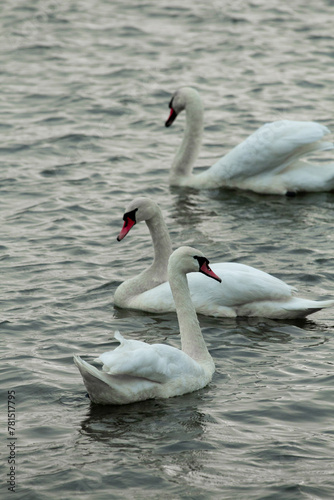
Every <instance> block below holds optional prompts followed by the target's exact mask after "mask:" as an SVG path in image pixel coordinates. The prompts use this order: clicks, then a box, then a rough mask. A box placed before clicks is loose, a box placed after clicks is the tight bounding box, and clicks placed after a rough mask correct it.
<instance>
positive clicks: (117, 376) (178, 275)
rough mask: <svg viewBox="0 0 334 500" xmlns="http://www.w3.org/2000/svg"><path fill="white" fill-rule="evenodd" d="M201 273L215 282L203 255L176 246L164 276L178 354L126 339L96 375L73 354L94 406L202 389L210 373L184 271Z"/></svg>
mask: <svg viewBox="0 0 334 500" xmlns="http://www.w3.org/2000/svg"><path fill="white" fill-rule="evenodd" d="M196 271H197V272H198V271H199V272H201V273H203V274H205V275H206V276H209V277H211V278H213V279H215V280H217V281H219V282H220V281H221V279H220V278H219V277H218V276H217V275H216V274H215V273H214V272H213V271H212V270H211V269H210V267H209V261H208V260H207V259H206V258H205V257H204V255H203V254H202V253H201V252H199V251H198V250H195V249H194V248H191V247H180V248H178V249H177V250H175V252H173V253H172V255H171V256H170V258H169V262H168V278H169V281H170V287H171V289H172V293H173V297H174V301H175V304H176V313H177V318H178V322H179V327H180V335H181V347H182V350H180V349H177V348H176V347H172V346H169V345H165V344H153V345H150V344H146V343H145V342H141V341H139V340H126V339H124V338H123V337H122V335H121V334H120V333H119V332H115V339H116V340H118V341H119V342H120V346H118V347H117V348H116V349H114V350H113V351H110V352H105V353H104V354H102V355H100V356H99V357H98V358H97V360H96V361H98V362H99V363H101V364H102V365H103V366H102V371H100V370H98V369H97V368H95V367H94V366H92V365H90V364H89V363H87V362H86V361H84V360H83V359H81V358H80V356H74V362H75V364H76V365H77V367H78V368H79V371H80V373H81V375H82V377H83V380H84V383H85V386H86V388H87V391H88V394H89V396H90V398H91V400H92V401H93V402H94V403H101V404H127V403H134V402H135V401H143V400H145V399H152V398H170V397H172V396H180V395H181V394H186V393H187V392H193V391H196V390H198V389H201V388H202V387H205V386H206V385H207V384H208V383H209V382H210V381H211V379H212V375H213V373H214V371H215V365H214V362H213V359H212V357H211V355H210V353H209V351H208V350H207V347H206V345H205V341H204V339H203V336H202V332H201V328H200V325H199V322H198V319H197V316H196V311H195V308H194V305H193V304H192V302H191V297H190V293H189V288H188V283H187V277H186V273H189V272H196Z"/></svg>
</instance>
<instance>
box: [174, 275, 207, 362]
mask: <svg viewBox="0 0 334 500" xmlns="http://www.w3.org/2000/svg"><path fill="white" fill-rule="evenodd" d="M169 283H170V287H171V289H172V293H173V298H174V302H175V307H176V313H177V319H178V322H179V327H180V335H181V346H182V351H184V352H185V353H186V354H188V356H190V357H191V358H193V359H194V360H195V361H198V362H201V363H203V362H209V363H210V365H212V364H213V361H212V358H211V355H210V353H209V351H208V349H207V347H206V344H205V341H204V339H203V335H202V332H201V328H200V325H199V322H198V319H197V314H196V309H195V306H194V304H193V303H192V300H191V297H190V292H189V287H188V281H187V277H186V275H185V274H182V273H178V274H174V273H172V275H169Z"/></svg>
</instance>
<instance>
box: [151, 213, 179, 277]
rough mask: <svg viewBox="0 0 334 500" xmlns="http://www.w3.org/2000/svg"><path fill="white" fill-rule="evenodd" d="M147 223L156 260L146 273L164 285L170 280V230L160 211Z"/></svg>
mask: <svg viewBox="0 0 334 500" xmlns="http://www.w3.org/2000/svg"><path fill="white" fill-rule="evenodd" d="M145 222H146V224H147V227H148V229H149V231H150V234H151V238H152V243H153V248H154V260H153V263H152V265H151V266H150V267H149V268H148V269H147V270H146V273H147V274H150V276H151V277H152V278H154V279H155V280H158V281H159V283H163V282H165V281H167V279H168V276H167V266H168V259H169V257H170V255H171V253H172V251H173V249H172V242H171V239H170V236H169V232H168V228H167V226H166V224H165V221H164V219H163V216H162V213H161V210H160V209H159V210H158V211H157V212H156V213H155V215H154V216H153V217H151V218H150V219H148V220H146V221H145Z"/></svg>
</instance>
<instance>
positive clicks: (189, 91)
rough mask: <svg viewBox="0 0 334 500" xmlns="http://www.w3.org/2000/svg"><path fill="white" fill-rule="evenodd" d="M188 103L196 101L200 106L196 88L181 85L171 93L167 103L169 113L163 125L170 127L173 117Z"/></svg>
mask: <svg viewBox="0 0 334 500" xmlns="http://www.w3.org/2000/svg"><path fill="white" fill-rule="evenodd" d="M190 103H196V104H197V105H198V106H200V107H201V106H202V105H201V100H200V97H199V94H198V92H197V90H195V89H193V88H192V87H181V88H180V89H178V90H177V91H176V92H175V93H174V94H173V96H172V98H171V100H170V103H169V109H170V114H169V117H168V120H167V121H166V123H165V126H166V127H170V126H171V125H172V123H173V122H174V120H175V118H176V117H177V115H178V114H179V113H181V111H183V110H184V109H186V107H187V106H188V105H189V104H190Z"/></svg>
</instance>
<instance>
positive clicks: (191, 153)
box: [165, 87, 334, 194]
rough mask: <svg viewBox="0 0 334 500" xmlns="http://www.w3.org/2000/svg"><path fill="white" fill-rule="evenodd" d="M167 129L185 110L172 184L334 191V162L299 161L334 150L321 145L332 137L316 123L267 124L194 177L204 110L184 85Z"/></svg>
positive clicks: (173, 101)
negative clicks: (193, 170) (184, 122)
mask: <svg viewBox="0 0 334 500" xmlns="http://www.w3.org/2000/svg"><path fill="white" fill-rule="evenodd" d="M169 107H170V115H169V118H168V119H167V121H166V123H165V125H166V127H169V126H170V125H172V123H173V122H174V120H175V118H176V117H177V115H178V114H179V113H181V111H182V110H184V109H185V110H186V129H185V133H184V137H183V140H182V143H181V146H180V148H179V149H178V151H177V153H176V155H175V158H174V161H173V164H172V167H171V172H170V184H171V185H172V186H188V187H192V188H195V189H203V188H204V189H205V188H208V189H212V188H219V187H227V188H237V189H246V190H250V191H255V192H256V193H261V194H296V193H297V192H303V191H304V192H305V191H310V192H315V191H331V190H332V189H334V163H328V164H319V165H315V164H311V163H307V162H305V161H302V160H300V158H301V157H302V156H305V155H306V154H308V153H312V152H314V151H319V150H326V149H332V148H333V147H334V145H333V144H332V143H330V142H324V141H321V139H322V137H323V136H324V135H327V134H329V133H330V131H329V130H328V128H327V127H325V126H323V125H320V124H319V123H316V122H301V121H290V120H279V121H275V122H272V123H266V124H265V125H263V126H262V127H260V128H259V129H258V130H257V131H256V132H254V133H253V134H252V135H250V136H249V137H248V138H247V139H246V140H245V141H243V142H242V143H241V144H239V145H238V146H236V147H235V148H233V149H232V150H231V151H230V152H229V153H228V154H227V155H225V156H223V157H222V158H220V160H218V161H217V162H216V163H215V164H214V165H212V167H211V168H209V169H207V170H205V171H204V172H202V173H199V174H196V175H193V174H192V168H193V165H194V163H195V161H196V159H197V157H198V153H199V150H200V147H201V143H202V132H203V107H202V103H201V100H200V97H199V94H198V92H197V91H196V90H195V89H193V88H191V87H182V88H180V89H179V90H177V91H176V92H175V94H174V95H173V96H172V99H171V101H170V104H169Z"/></svg>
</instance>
